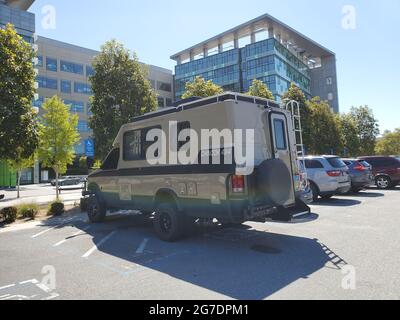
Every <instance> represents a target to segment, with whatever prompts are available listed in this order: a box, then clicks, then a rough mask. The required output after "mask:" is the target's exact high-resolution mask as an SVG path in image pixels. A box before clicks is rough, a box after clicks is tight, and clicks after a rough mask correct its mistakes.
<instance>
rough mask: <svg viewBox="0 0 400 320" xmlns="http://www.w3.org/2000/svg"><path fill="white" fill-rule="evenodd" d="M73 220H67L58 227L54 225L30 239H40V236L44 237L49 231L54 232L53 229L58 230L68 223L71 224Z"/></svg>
mask: <svg viewBox="0 0 400 320" xmlns="http://www.w3.org/2000/svg"><path fill="white" fill-rule="evenodd" d="M73 219H74V218H69V219H67V220H65V221H64V222H63V223H61V224H59V225H56V226H54V227H51V228H48V229H46V230H44V231H42V232H39V233H38V234H35V235H33V236H32V239H35V238H37V237H40V236H41V235H44V234H45V233H47V232H49V231H51V230H54V229H56V228H59V227H62V226H64V225H66V224H67V223H68V222H71V221H72V220H73Z"/></svg>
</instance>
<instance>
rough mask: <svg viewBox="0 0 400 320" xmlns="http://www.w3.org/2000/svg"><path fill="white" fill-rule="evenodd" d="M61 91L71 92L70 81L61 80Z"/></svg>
mask: <svg viewBox="0 0 400 320" xmlns="http://www.w3.org/2000/svg"><path fill="white" fill-rule="evenodd" d="M61 92H62V93H71V92H72V85H71V81H68V80H61Z"/></svg>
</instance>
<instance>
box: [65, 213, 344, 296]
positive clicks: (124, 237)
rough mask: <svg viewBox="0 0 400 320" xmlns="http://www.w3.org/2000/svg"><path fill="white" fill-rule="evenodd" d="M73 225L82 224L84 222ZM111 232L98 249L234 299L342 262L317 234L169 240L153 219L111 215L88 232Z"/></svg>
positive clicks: (265, 292) (241, 232) (239, 233)
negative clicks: (142, 246) (137, 249)
mask: <svg viewBox="0 0 400 320" xmlns="http://www.w3.org/2000/svg"><path fill="white" fill-rule="evenodd" d="M72 225H74V226H75V227H76V228H78V229H83V227H82V223H75V222H72ZM265 228H268V224H265ZM112 231H121V233H120V232H118V234H116V235H115V236H114V238H113V239H112V240H109V241H108V242H107V243H106V244H104V245H103V246H101V247H100V248H98V250H99V251H100V252H102V253H105V254H107V255H110V256H113V257H117V258H119V259H124V260H126V261H129V262H131V263H134V264H136V265H139V266H142V267H145V268H149V269H152V270H155V271H158V272H161V273H163V274H166V275H169V276H171V277H173V278H175V279H178V280H181V281H184V282H186V283H190V284H192V285H195V286H198V287H201V288H204V289H208V290H211V291H214V292H216V293H219V294H221V295H224V296H226V297H229V298H233V299H244V300H249V299H255V300H260V299H265V298H268V297H269V296H271V295H272V294H274V293H276V292H277V291H279V290H281V289H283V288H284V287H286V286H288V285H290V284H291V283H294V282H295V281H297V280H299V279H306V278H307V277H308V276H310V275H312V274H313V273H315V272H316V271H318V270H320V269H321V268H324V267H325V266H326V264H327V263H328V262H332V263H333V266H336V267H337V266H338V265H340V263H341V262H344V260H342V259H339V260H335V259H337V255H334V256H332V251H330V250H329V249H328V248H327V247H326V246H325V245H324V244H321V243H320V242H319V241H318V240H317V239H308V238H303V237H297V236H290V235H283V234H274V233H269V232H268V231H267V230H265V231H257V230H255V229H252V228H251V227H250V226H247V225H244V226H238V227H235V228H232V227H227V228H223V227H220V226H210V227H207V228H205V227H196V228H195V229H194V230H193V232H191V236H190V237H188V238H186V239H183V240H181V241H180V242H176V243H165V242H162V241H160V240H158V239H157V238H156V237H155V235H154V233H153V229H152V221H151V219H150V218H144V217H142V216H113V217H109V218H107V221H106V222H105V223H102V224H96V225H91V227H90V229H88V230H87V234H89V235H91V236H92V241H93V243H95V244H99V243H101V241H102V239H104V237H105V235H107V234H109V233H110V232H112ZM143 239H149V244H148V245H147V247H146V251H144V252H143V253H142V254H136V255H135V254H132V246H134V245H133V244H132V243H137V242H139V243H140V242H141V241H142V240H143ZM136 245H137V244H136ZM128 248H129V249H128ZM147 250H148V251H147ZM337 261H339V262H337ZM133 276H134V275H133ZM165 290H168V288H165Z"/></svg>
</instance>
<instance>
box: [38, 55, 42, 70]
mask: <svg viewBox="0 0 400 320" xmlns="http://www.w3.org/2000/svg"><path fill="white" fill-rule="evenodd" d="M37 59H38V63H37V66H38V67H43V56H38V57H37Z"/></svg>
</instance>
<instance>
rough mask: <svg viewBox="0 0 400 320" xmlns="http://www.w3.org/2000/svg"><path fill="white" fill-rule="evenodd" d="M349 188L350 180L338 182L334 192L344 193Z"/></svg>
mask: <svg viewBox="0 0 400 320" xmlns="http://www.w3.org/2000/svg"><path fill="white" fill-rule="evenodd" d="M350 190H351V182H346V183H340V184H339V188H338V189H337V190H336V194H345V193H347V192H349V191H350Z"/></svg>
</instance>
